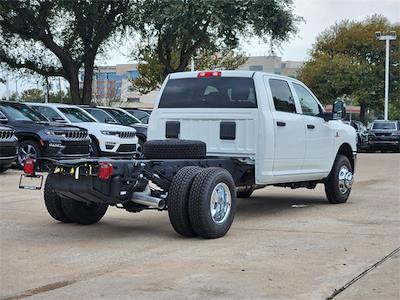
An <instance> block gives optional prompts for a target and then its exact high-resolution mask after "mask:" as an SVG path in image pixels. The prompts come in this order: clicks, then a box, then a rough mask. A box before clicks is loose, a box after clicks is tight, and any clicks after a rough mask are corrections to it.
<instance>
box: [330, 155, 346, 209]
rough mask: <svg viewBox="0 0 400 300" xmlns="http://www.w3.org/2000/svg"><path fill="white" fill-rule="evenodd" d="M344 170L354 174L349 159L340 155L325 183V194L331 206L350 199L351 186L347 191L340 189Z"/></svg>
mask: <svg viewBox="0 0 400 300" xmlns="http://www.w3.org/2000/svg"><path fill="white" fill-rule="evenodd" d="M343 168H347V170H348V171H350V172H353V169H352V167H351V164H350V161H349V159H348V158H347V157H346V156H344V155H338V156H337V157H336V159H335V163H334V164H333V167H332V170H331V173H330V174H329V176H328V178H327V181H326V182H325V194H326V197H327V198H328V201H329V203H331V204H339V203H345V202H346V201H347V199H348V198H349V195H350V192H351V186H350V188H347V189H346V191H344V189H343V190H342V191H341V189H340V182H339V175H340V174H339V173H340V172H341V170H342V169H343Z"/></svg>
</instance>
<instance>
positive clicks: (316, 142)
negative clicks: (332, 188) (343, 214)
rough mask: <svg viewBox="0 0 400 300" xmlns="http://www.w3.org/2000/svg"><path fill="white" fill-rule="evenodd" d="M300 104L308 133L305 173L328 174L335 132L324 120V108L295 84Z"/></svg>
mask: <svg viewBox="0 0 400 300" xmlns="http://www.w3.org/2000/svg"><path fill="white" fill-rule="evenodd" d="M292 84H293V87H294V90H295V92H296V95H297V99H298V102H299V103H300V106H301V110H302V115H303V126H304V129H305V131H306V138H305V140H306V155H305V159H304V163H303V172H304V173H307V174H311V173H326V172H329V170H330V167H331V165H330V164H331V157H332V151H333V141H334V136H333V135H334V131H333V130H332V129H331V128H330V126H329V122H326V121H325V120H324V119H323V118H322V108H321V106H320V104H319V103H318V102H317V100H316V99H315V98H314V96H313V95H312V94H311V93H310V92H309V91H308V90H307V89H306V88H305V87H304V86H302V85H301V84H298V83H295V82H293V83H292Z"/></svg>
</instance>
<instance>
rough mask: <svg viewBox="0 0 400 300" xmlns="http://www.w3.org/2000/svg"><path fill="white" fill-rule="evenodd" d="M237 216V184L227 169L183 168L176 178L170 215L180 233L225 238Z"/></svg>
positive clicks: (169, 206)
mask: <svg viewBox="0 0 400 300" xmlns="http://www.w3.org/2000/svg"><path fill="white" fill-rule="evenodd" d="M235 212H236V189H235V183H234V181H233V178H232V176H231V174H230V173H229V172H228V171H226V170H225V169H222V168H205V169H203V168H200V167H184V168H182V169H180V170H179V171H178V173H177V174H176V175H175V177H174V178H173V181H172V184H171V188H170V191H169V195H168V215H169V219H170V222H171V224H172V226H173V228H174V229H175V231H176V232H177V233H179V234H181V235H183V236H186V237H193V236H201V237H203V238H208V239H213V238H219V237H222V236H224V235H225V234H226V233H227V232H228V230H229V228H230V227H231V225H232V222H233V218H234V216H235Z"/></svg>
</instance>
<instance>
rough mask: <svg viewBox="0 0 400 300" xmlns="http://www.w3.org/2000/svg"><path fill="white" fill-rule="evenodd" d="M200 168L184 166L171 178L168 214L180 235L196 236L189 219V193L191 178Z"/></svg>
mask: <svg viewBox="0 0 400 300" xmlns="http://www.w3.org/2000/svg"><path fill="white" fill-rule="evenodd" d="M201 170H202V168H200V167H184V168H182V169H180V170H179V171H178V172H177V173H176V175H175V176H174V178H173V179H172V183H171V187H170V189H169V192H168V199H167V201H168V216H169V220H170V222H171V225H172V227H173V228H174V230H175V231H176V232H177V233H179V234H180V235H182V236H185V237H194V236H197V234H196V232H195V231H194V230H193V228H192V225H191V224H190V219H189V193H190V188H191V186H192V183H193V180H194V178H195V177H196V175H197V174H198V173H200V172H201Z"/></svg>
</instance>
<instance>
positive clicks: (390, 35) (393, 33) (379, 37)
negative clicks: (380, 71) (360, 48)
mask: <svg viewBox="0 0 400 300" xmlns="http://www.w3.org/2000/svg"><path fill="white" fill-rule="evenodd" d="M375 36H376V39H377V40H378V41H386V61H385V121H387V120H388V107H389V46H390V41H394V40H395V39H396V38H397V36H396V31H390V32H389V33H387V34H384V35H382V33H381V32H380V31H377V32H375Z"/></svg>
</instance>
